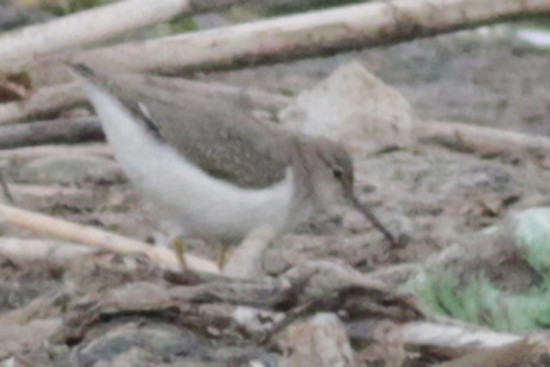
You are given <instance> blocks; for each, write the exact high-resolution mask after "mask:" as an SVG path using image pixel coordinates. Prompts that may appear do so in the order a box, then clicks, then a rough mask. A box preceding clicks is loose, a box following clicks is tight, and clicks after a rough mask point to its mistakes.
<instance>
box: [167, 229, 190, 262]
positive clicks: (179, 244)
mask: <svg viewBox="0 0 550 367" xmlns="http://www.w3.org/2000/svg"><path fill="white" fill-rule="evenodd" d="M171 244H172V249H173V250H174V252H175V253H176V257H177V259H178V262H179V263H180V270H189V266H188V265H187V260H186V259H185V241H184V240H183V238H182V236H176V237H174V239H173V240H172V243H171Z"/></svg>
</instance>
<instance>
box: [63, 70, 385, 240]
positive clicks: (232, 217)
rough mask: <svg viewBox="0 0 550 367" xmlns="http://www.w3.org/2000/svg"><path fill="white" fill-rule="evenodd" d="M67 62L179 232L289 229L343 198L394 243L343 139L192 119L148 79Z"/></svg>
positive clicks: (122, 156) (130, 166)
mask: <svg viewBox="0 0 550 367" xmlns="http://www.w3.org/2000/svg"><path fill="white" fill-rule="evenodd" d="M71 68H72V71H73V74H74V75H75V76H76V79H77V80H78V81H79V82H80V84H81V86H82V87H83V88H84V90H85V92H86V94H87V96H88V98H89V100H90V102H91V103H92V105H93V106H94V108H95V110H96V112H97V114H98V115H99V118H100V120H101V123H102V127H103V130H104V132H105V135H106V137H107V140H108V142H109V144H110V145H111V146H112V147H113V149H114V152H115V157H116V159H117V161H118V162H119V164H120V165H121V167H122V168H123V170H124V171H125V173H126V174H127V176H128V177H129V179H130V181H131V182H132V183H133V184H134V185H135V186H136V187H137V188H138V189H139V190H141V192H142V193H143V194H144V195H145V196H146V197H147V198H149V199H150V200H151V201H152V202H153V203H155V204H157V205H158V206H160V207H161V208H162V209H163V211H164V212H165V213H167V214H168V215H169V216H170V219H171V221H174V222H175V223H177V224H178V226H179V227H180V229H181V233H182V234H183V235H189V236H195V237H204V238H208V239H213V240H217V241H220V242H223V243H235V242H238V241H240V240H242V239H243V238H244V237H245V236H246V235H247V234H248V233H249V232H250V231H251V230H253V229H254V228H256V227H258V226H262V225H269V226H271V227H272V228H273V229H274V230H275V231H276V232H278V233H285V232H288V231H291V230H292V229H293V228H295V227H296V226H297V225H298V224H300V223H302V222H303V221H304V220H305V219H307V218H308V216H309V215H310V214H311V213H313V212H315V211H322V212H325V213H328V214H331V213H333V212H334V209H335V208H337V207H338V206H340V205H342V204H347V205H351V206H353V207H354V208H355V209H357V210H358V211H360V212H361V213H362V214H363V215H364V216H365V217H367V218H368V219H369V220H370V221H371V222H372V223H373V225H374V226H375V227H376V228H377V229H378V230H380V231H381V232H382V233H383V235H384V236H385V237H386V238H387V240H389V241H390V243H391V244H392V245H396V241H395V239H394V237H393V236H392V234H391V233H390V232H389V231H388V230H386V228H385V227H384V226H383V225H382V224H381V223H380V222H379V221H378V220H377V218H376V217H375V216H374V215H373V214H372V212H371V211H370V210H369V209H368V208H367V207H366V206H364V205H361V204H360V203H359V201H358V200H357V198H356V196H355V195H354V192H353V166H352V160H351V158H350V155H349V154H348V153H347V152H346V150H345V149H344V148H343V147H342V146H341V145H340V144H338V143H336V142H333V141H331V140H328V139H326V138H320V137H313V136H308V135H304V134H301V133H298V132H294V131H290V130H288V129H285V128H283V127H280V126H278V125H276V124H273V123H268V122H262V121H257V120H254V119H253V118H252V117H251V118H245V119H243V120H242V121H239V122H235V120H234V119H229V118H228V119H224V118H220V116H217V115H215V114H210V113H209V111H205V114H204V118H203V119H202V121H201V122H200V123H197V122H196V121H187V120H186V119H185V118H184V117H182V116H185V106H182V105H181V103H177V101H174V100H173V99H171V98H169V95H156V96H155V95H152V93H148V88H147V84H146V83H143V85H131V86H128V85H123V83H120V82H117V80H116V78H113V77H111V76H109V75H108V74H105V73H101V72H98V71H95V70H92V69H91V68H89V67H87V66H85V65H82V64H78V65H71ZM144 80H145V79H144ZM212 103H213V104H215V103H216V101H212ZM250 116H252V114H251V115H250Z"/></svg>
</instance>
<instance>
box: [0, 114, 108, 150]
mask: <svg viewBox="0 0 550 367" xmlns="http://www.w3.org/2000/svg"><path fill="white" fill-rule="evenodd" d="M102 139H104V135H103V131H102V130H101V126H100V124H99V121H98V119H97V118H93V117H92V118H81V119H57V120H53V121H36V122H32V123H28V124H17V125H7V126H0V149H5V148H16V147H21V146H30V145H40V144H46V143H48V144H55V143H61V144H67V143H79V142H82V141H92V140H102Z"/></svg>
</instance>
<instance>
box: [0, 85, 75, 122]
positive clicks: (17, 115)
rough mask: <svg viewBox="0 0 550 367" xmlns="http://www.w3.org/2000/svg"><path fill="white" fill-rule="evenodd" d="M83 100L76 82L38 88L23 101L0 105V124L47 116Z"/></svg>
mask: <svg viewBox="0 0 550 367" xmlns="http://www.w3.org/2000/svg"><path fill="white" fill-rule="evenodd" d="M84 99H85V94H84V92H83V91H82V90H81V88H80V87H79V86H78V84H77V83H76V82H73V83H67V84H62V85H55V86H51V87H44V88H40V89H39V90H37V91H35V92H34V93H32V94H31V95H30V96H29V97H28V98H27V99H25V100H23V101H18V102H8V103H3V104H0V123H2V122H8V121H16V120H22V119H24V118H26V117H28V116H48V115H51V114H53V113H55V112H57V111H59V110H61V109H63V108H69V107H73V106H75V105H77V104H78V103H80V102H82V101H84Z"/></svg>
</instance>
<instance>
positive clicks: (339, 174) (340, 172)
mask: <svg viewBox="0 0 550 367" xmlns="http://www.w3.org/2000/svg"><path fill="white" fill-rule="evenodd" d="M332 175H333V176H334V177H335V178H338V179H340V178H342V176H344V171H343V170H342V169H341V168H340V167H337V168H333V169H332Z"/></svg>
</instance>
